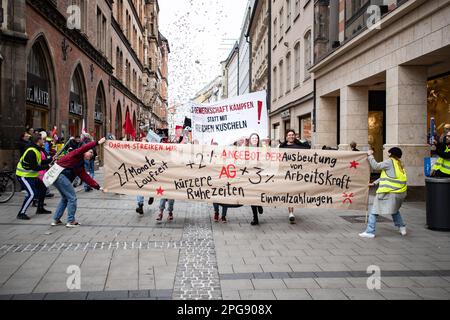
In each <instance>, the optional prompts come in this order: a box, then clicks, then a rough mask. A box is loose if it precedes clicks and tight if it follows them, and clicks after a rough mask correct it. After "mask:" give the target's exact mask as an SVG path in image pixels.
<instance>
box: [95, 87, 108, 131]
mask: <svg viewBox="0 0 450 320" xmlns="http://www.w3.org/2000/svg"><path fill="white" fill-rule="evenodd" d="M105 104H106V99H105V91H104V90H103V84H102V82H100V83H99V84H98V87H97V93H96V96H95V112H94V120H95V121H96V122H98V123H103V122H104V119H105V117H104V116H105Z"/></svg>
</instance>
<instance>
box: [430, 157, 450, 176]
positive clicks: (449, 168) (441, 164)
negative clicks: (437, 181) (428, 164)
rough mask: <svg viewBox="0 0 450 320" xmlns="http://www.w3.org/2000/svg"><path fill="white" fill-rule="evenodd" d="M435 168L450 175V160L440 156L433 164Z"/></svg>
mask: <svg viewBox="0 0 450 320" xmlns="http://www.w3.org/2000/svg"><path fill="white" fill-rule="evenodd" d="M433 170H434V171H440V172H442V173H445V174H448V175H450V160H446V159H444V158H439V159H438V160H437V161H436V164H435V165H434V166H433Z"/></svg>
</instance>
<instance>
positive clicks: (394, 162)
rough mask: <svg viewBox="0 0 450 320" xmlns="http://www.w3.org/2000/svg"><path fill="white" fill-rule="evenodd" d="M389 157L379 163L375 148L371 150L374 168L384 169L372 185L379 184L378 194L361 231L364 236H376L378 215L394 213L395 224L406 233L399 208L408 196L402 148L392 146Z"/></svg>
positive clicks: (361, 235) (369, 153)
mask: <svg viewBox="0 0 450 320" xmlns="http://www.w3.org/2000/svg"><path fill="white" fill-rule="evenodd" d="M388 153H389V159H388V160H386V161H383V162H380V163H378V162H377V161H376V160H375V158H374V156H373V154H374V152H373V150H369V151H368V152H367V154H368V155H369V163H370V166H371V167H372V169H373V170H382V171H381V177H380V179H378V180H377V181H375V182H374V183H372V184H370V186H373V185H376V184H379V186H378V190H377V195H376V197H375V200H374V203H373V206H372V209H371V211H370V215H369V222H368V225H367V228H366V231H364V232H363V233H360V234H359V236H360V237H362V238H369V239H373V238H375V226H376V222H377V215H379V214H381V215H386V214H390V215H392V219H393V220H394V224H395V226H396V227H397V228H399V231H400V234H401V235H402V236H405V235H406V225H405V223H404V222H403V219H402V216H401V215H400V212H399V209H400V207H401V206H402V203H403V201H404V200H405V198H406V191H407V189H408V187H407V180H408V178H407V175H406V171H405V167H404V165H403V163H402V161H401V160H400V159H401V158H402V150H401V149H400V148H397V147H395V148H391V149H390V150H389V151H388Z"/></svg>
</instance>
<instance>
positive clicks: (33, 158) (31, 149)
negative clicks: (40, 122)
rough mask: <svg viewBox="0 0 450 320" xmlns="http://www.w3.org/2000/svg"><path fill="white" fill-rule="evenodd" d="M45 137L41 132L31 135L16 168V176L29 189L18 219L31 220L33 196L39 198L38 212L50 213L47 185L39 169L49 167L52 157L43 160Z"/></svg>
mask: <svg viewBox="0 0 450 320" xmlns="http://www.w3.org/2000/svg"><path fill="white" fill-rule="evenodd" d="M43 146H44V139H42V136H41V135H40V134H39V133H34V134H33V136H32V137H31V144H30V145H29V146H28V148H27V149H26V150H25V152H24V154H23V155H22V157H21V158H20V160H19V163H18V164H17V169H16V176H17V178H18V180H19V182H20V184H21V185H22V188H23V189H24V190H26V191H27V196H26V197H25V199H24V201H23V204H22V207H21V208H20V211H19V214H18V215H17V219H21V220H30V217H28V216H27V215H26V212H27V209H28V207H29V206H30V205H31V203H32V201H33V198H34V197H35V196H36V199H38V208H37V211H36V214H39V213H44V211H45V213H48V211H47V210H45V209H44V198H45V186H44V188H43V187H42V186H43V184H42V183H40V180H39V178H38V177H39V171H41V170H46V169H48V168H49V163H50V162H51V161H52V159H51V158H50V159H46V160H42V158H41V150H43Z"/></svg>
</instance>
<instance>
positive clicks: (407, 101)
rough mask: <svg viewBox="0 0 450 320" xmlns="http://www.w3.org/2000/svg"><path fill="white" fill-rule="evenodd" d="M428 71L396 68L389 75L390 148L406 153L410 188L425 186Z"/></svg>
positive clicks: (387, 77)
mask: <svg viewBox="0 0 450 320" xmlns="http://www.w3.org/2000/svg"><path fill="white" fill-rule="evenodd" d="M427 74H428V73H427V68H426V67H416V66H396V67H394V68H392V69H389V70H387V72H386V99H387V104H386V126H387V128H386V145H385V148H384V149H385V150H384V152H385V155H384V156H385V158H387V151H388V150H389V149H390V148H392V147H394V146H396V147H399V148H401V149H402V150H403V158H402V160H403V161H404V163H405V166H406V170H407V173H408V185H410V186H424V185H425V179H424V170H423V158H424V157H427V156H429V154H430V151H429V150H430V149H429V146H428V145H427V144H426V141H427Z"/></svg>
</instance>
